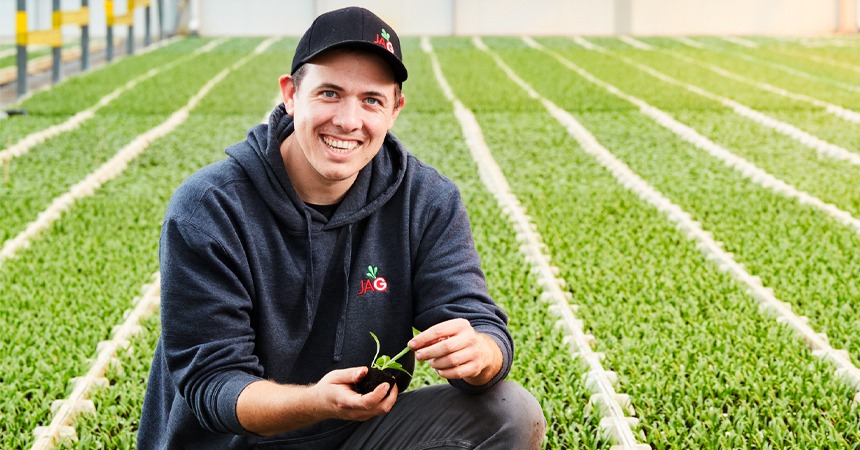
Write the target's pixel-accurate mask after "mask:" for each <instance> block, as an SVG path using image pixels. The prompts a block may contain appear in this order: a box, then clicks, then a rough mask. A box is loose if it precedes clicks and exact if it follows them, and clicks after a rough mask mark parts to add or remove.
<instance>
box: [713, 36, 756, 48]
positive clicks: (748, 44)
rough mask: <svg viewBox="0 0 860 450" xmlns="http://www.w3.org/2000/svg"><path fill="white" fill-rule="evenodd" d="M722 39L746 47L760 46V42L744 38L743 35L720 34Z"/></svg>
mask: <svg viewBox="0 0 860 450" xmlns="http://www.w3.org/2000/svg"><path fill="white" fill-rule="evenodd" d="M720 39H722V40H724V41H726V42H731V43H732V44H737V45H741V46H743V47H746V48H758V43H757V42H754V41H751V40H749V39H744V38H742V37H737V36H720Z"/></svg>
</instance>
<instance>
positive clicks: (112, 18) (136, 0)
mask: <svg viewBox="0 0 860 450" xmlns="http://www.w3.org/2000/svg"><path fill="white" fill-rule="evenodd" d="M150 1H151V0H127V3H126V4H127V5H128V7H127V8H126V12H125V14H122V15H116V14H115V13H114V10H113V0H105V13H106V14H107V26H109V27H112V26H114V25H134V10H135V8H142V7H147V6H150Z"/></svg>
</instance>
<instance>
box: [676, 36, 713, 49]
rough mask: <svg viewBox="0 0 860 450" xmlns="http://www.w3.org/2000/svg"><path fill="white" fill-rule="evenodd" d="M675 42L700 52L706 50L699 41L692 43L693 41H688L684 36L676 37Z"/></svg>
mask: <svg viewBox="0 0 860 450" xmlns="http://www.w3.org/2000/svg"><path fill="white" fill-rule="evenodd" d="M675 40H677V41H678V42H680V43H682V44H684V45H686V46H687V47H693V48H697V49H700V50H704V49H706V48H708V47H707V46H706V45H705V44H703V43H701V42H699V41H694V40H693V39H690V38H688V37H685V36H676V37H675Z"/></svg>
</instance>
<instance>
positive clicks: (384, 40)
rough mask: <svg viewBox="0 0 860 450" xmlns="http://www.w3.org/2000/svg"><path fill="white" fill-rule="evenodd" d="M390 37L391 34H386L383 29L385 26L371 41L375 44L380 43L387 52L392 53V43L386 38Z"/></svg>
mask: <svg viewBox="0 0 860 450" xmlns="http://www.w3.org/2000/svg"><path fill="white" fill-rule="evenodd" d="M380 34H381V35H382V37H380V36H379V35H380ZM390 37H391V35H390V34H388V32H387V31H385V28H383V29H382V32H381V33H378V34H377V35H376V39H374V40H373V43H374V44H377V45H381V46H383V47H385V49H386V50H388V51H389V52H391V53H394V45H392V44H391V41H389V40H388V38H390Z"/></svg>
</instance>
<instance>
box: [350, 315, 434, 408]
mask: <svg viewBox="0 0 860 450" xmlns="http://www.w3.org/2000/svg"><path fill="white" fill-rule="evenodd" d="M418 333H419V331H418V330H416V329H415V328H413V329H412V334H413V336H414V335H417V334H418ZM370 337H372V338H373V341H374V342H376V354H375V355H373V361H372V362H371V363H370V366H368V371H367V375H365V376H364V378H362V379H361V381H359V382H358V383H356V384H355V391H356V392H358V393H359V394H367V393H368V392H373V390H374V389H376V387H377V386H379V385H380V384H382V383H389V387H388V392H391V388H392V387H394V383H395V382H397V377H396V376H394V375H395V374H394V373H392V372H393V371H395V370H398V371H400V372H403V373H405V374H406V375H409V376H411V375H412V374H411V373H409V371H407V370H406V369H404V368H403V366H402V365H401V364H400V363H399V362H397V360H398V359H400V358H402V357H403V356H404V355H405V354H407V353H409V350H411V349H410V348H409V347H408V346H407V347H406V348H404V349H403V350H401V351H400V353H398V354H396V355H394V357H393V358H392V357H390V356H388V355H382V356H379V351H380V345H379V338H378V337H376V335H375V334H373V332H372V331H371V332H370ZM386 395H387V394H386Z"/></svg>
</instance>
